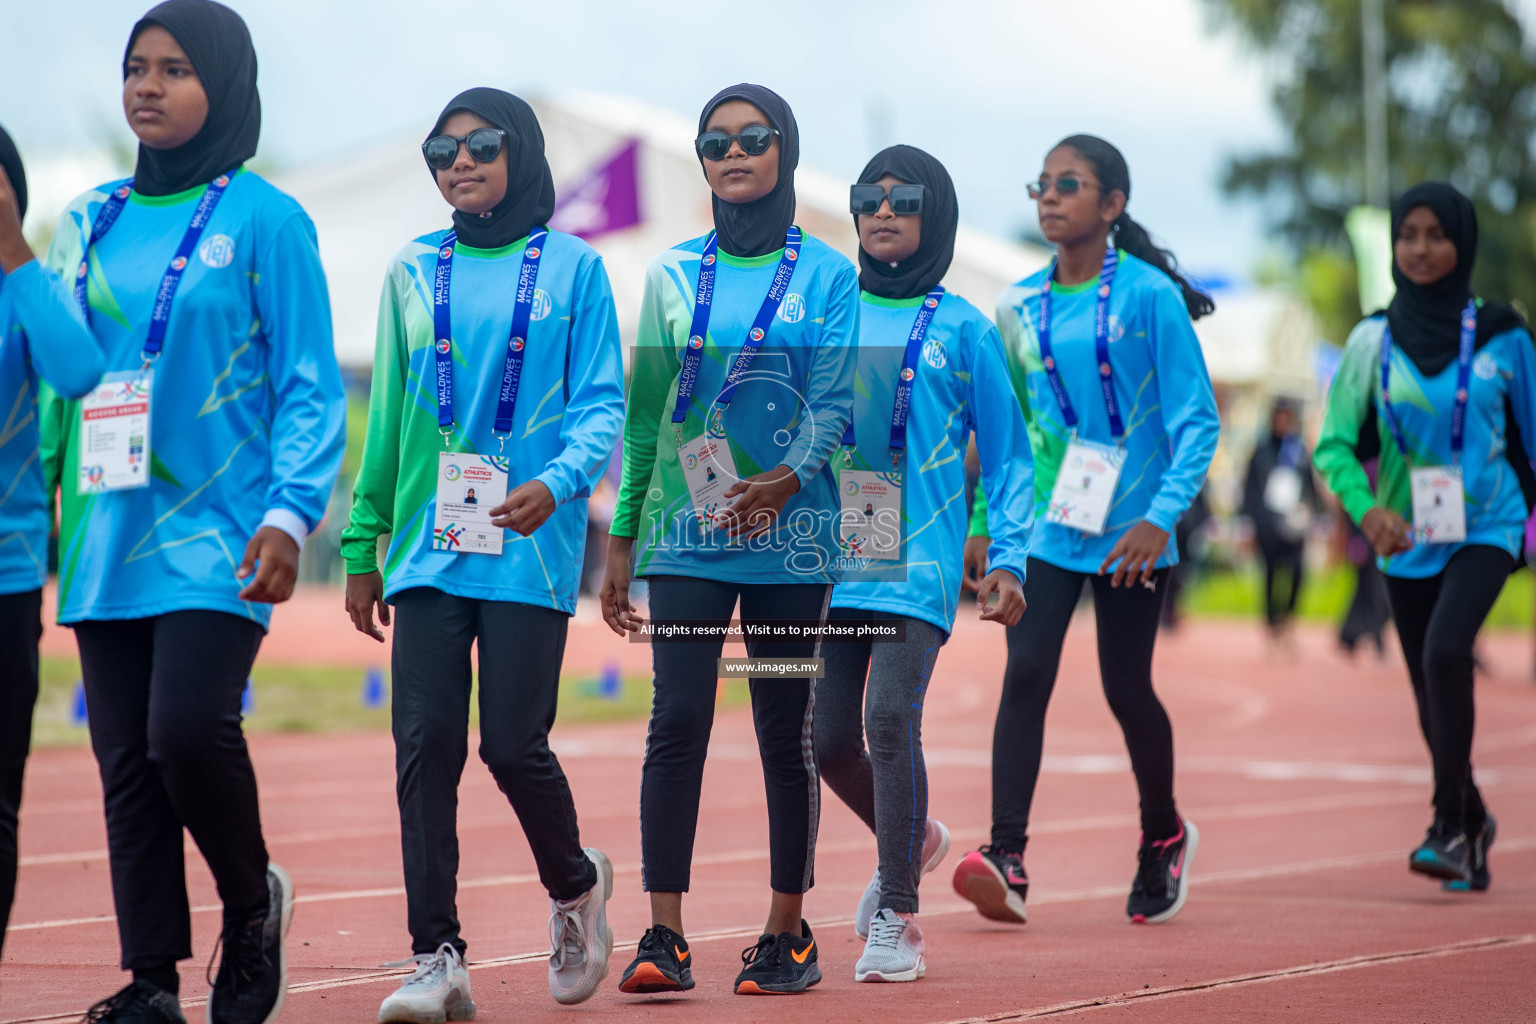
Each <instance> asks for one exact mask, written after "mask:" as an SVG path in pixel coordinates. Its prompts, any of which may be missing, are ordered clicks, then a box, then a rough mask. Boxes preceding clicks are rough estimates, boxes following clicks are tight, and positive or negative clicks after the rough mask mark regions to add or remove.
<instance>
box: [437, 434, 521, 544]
mask: <svg viewBox="0 0 1536 1024" xmlns="http://www.w3.org/2000/svg"><path fill="white" fill-rule="evenodd" d="M509 468H510V464H509V463H508V461H507V460H506V459H503V458H497V457H494V456H490V455H472V454H470V453H468V452H438V454H437V515H436V518H435V519H434V521H433V523H432V550H433V551H449V552H452V553H454V554H459V555H499V554H501V542H502V539H503V537H504V535H505V532H506V531H504V530H503V529H502V528H501V527H499V526H492V525H491V509H493V508H495V507H496V506H497V505H500V504H501V503H502V502H504V501H506V500H507V471H508V469H509Z"/></svg>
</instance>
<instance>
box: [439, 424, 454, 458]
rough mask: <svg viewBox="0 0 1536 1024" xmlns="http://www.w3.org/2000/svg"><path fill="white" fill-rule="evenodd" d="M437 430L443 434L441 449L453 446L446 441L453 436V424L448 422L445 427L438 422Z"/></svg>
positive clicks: (444, 449)
mask: <svg viewBox="0 0 1536 1024" xmlns="http://www.w3.org/2000/svg"><path fill="white" fill-rule="evenodd" d="M437 432H438V433H439V434H442V435H443V451H445V452H446V451H450V450H451V449H452V448H453V446H452V445H451V444H449V443H448V439H449V438H450V437H452V436H453V424H451V423H450V424H449V425H448V426H446V427H445V426H442V425H441V424H439V425H438V428H437Z"/></svg>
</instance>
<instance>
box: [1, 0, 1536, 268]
mask: <svg viewBox="0 0 1536 1024" xmlns="http://www.w3.org/2000/svg"><path fill="white" fill-rule="evenodd" d="M1520 2H1521V4H1522V6H1525V7H1533V6H1536V0H1520ZM3 4H4V8H5V10H4V12H3V13H0V123H3V124H5V125H6V127H7V128H8V129H9V130H10V131H11V133H12V134H13V135H14V136H15V137H16V140H17V143H18V145H19V146H20V148H21V149H22V152H23V154H24V155H26V156H27V157H28V158H29V159H31V160H34V161H37V160H40V159H42V158H44V157H46V156H48V155H50V154H55V153H57V152H59V151H60V150H69V149H71V148H79V147H89V146H93V145H99V144H100V143H101V142H102V141H103V140H104V139H105V138H106V137H107V135H106V133H110V135H111V136H112V137H115V138H116V139H117V140H119V141H122V142H126V141H127V140H128V139H129V138H130V136H129V134H128V129H127V127H126V125H125V124H124V123H123V120H122V114H121V107H120V89H121V72H120V69H119V61H120V59H121V56H122V50H123V45H124V43H125V42H126V40H127V33H128V30H129V28H130V27H131V26H132V24H133V22H134V21H135V20H136V18H137V17H138V16H139V15H140V14H142V13H143V11H144V10H145V9H146V6H145V4H143V3H142V2H131V0H54V2H41V3H39V2H32V0H3ZM232 6H234V7H235V8H236V9H237V10H238V11H240V13H241V14H242V15H244V16H245V18H246V20H247V22H248V23H249V24H250V26H251V32H252V35H253V36H254V38H255V41H256V48H257V53H258V55H259V58H260V62H261V78H260V83H261V91H262V104H263V134H262V146H261V152H260V158H261V159H262V160H264V161H266V162H268V163H269V164H274V163H275V164H279V165H283V166H295V165H298V164H301V163H305V162H309V161H312V160H325V161H340V162H344V161H346V160H347V158H348V157H347V154H348V152H349V151H350V150H352V149H354V148H355V147H357V146H358V145H359V144H361V143H365V142H367V141H368V140H371V139H373V138H375V137H377V136H380V135H385V134H388V133H390V132H396V131H399V130H401V129H410V130H413V131H414V130H419V131H425V130H426V129H427V128H429V127H430V126H431V123H432V120H433V119H434V117H435V115H436V113H437V111H438V110H439V109H440V108H441V106H442V105H443V103H444V102H446V101H447V99H449V98H450V97H451V96H452V95H453V94H454V93H455V92H457V91H459V90H460V89H462V88H466V87H468V86H472V85H495V86H499V87H502V88H507V89H510V90H512V91H514V92H518V93H522V94H525V95H531V94H536V93H545V94H557V93H559V92H560V91H562V90H568V89H588V90H598V91H607V92H620V93H627V94H630V95H633V96H637V97H639V98H641V99H644V100H647V101H649V102H652V103H656V104H659V105H661V106H664V107H667V108H670V109H672V110H675V111H677V112H679V113H682V114H685V115H688V116H689V117H692V116H694V115H696V114H697V112H698V108H699V107H700V106H701V105H702V103H703V101H704V100H706V99H707V98H708V97H709V96H710V95H711V94H712V93H714V92H715V91H716V90H717V89H719V88H720V87H722V86H724V85H728V84H730V83H732V82H735V81H743V80H745V81H754V82H761V83H762V84H765V85H768V86H770V87H772V88H774V89H775V90H777V91H778V92H780V93H781V94H782V95H784V97H785V98H786V99H787V100H788V101H789V102H790V104H791V106H792V107H793V108H794V110H795V113H796V116H797V118H798V120H799V123H800V134H801V149H802V157H801V159H802V162H803V163H805V164H807V165H811V166H815V167H818V168H820V169H822V170H825V171H828V172H830V173H833V174H840V175H843V176H846V177H848V178H849V179H850V180H851V179H852V178H853V176H855V175H856V174H857V173H858V171H859V169H860V168H861V167H862V166H863V164H864V162H865V160H866V159H867V158H868V156H869V155H870V154H871V153H872V152H873V150H874V149H875V148H878V147H879V146H881V145H885V144H888V143H891V142H898V141H899V142H907V143H911V144H913V145H917V146H921V147H923V148H924V149H928V150H929V151H931V152H932V153H933V154H934V155H936V156H938V157H939V158H940V159H941V160H943V161H944V163H945V164H946V165H947V166H948V167H949V169H950V172H951V173H952V174H953V175H954V177H955V179H956V183H957V185H958V188H959V193H960V204H961V216H962V218H963V219H964V220H966V221H967V222H968V223H970V224H973V225H975V226H977V227H981V228H984V229H987V230H992V231H996V232H999V233H1004V234H1013V233H1015V232H1016V231H1017V229H1018V228H1020V227H1021V226H1024V225H1030V224H1033V222H1034V211H1033V204H1032V203H1030V202H1029V200H1028V198H1027V197H1026V196H1025V194H1024V182H1025V181H1026V180H1028V179H1029V178H1030V177H1032V176H1033V175H1034V174H1036V173H1037V172H1038V171H1039V168H1040V162H1041V160H1042V158H1043V156H1044V153H1045V151H1046V150H1047V149H1048V148H1049V146H1050V145H1051V144H1052V143H1053V142H1054V141H1056V140H1057V139H1059V138H1060V137H1062V136H1063V135H1067V134H1070V133H1072V132H1077V131H1087V132H1092V133H1094V134H1098V135H1103V136H1104V137H1106V138H1108V139H1109V140H1110V141H1112V142H1114V143H1115V144H1116V145H1118V146H1119V147H1120V148H1121V149H1122V151H1123V152H1124V153H1125V155H1126V158H1127V160H1128V162H1129V164H1130V167H1131V177H1132V181H1133V193H1132V198H1131V204H1130V209H1131V211H1132V213H1133V214H1134V215H1135V216H1136V217H1137V218H1138V219H1140V220H1142V221H1143V223H1145V224H1147V225H1148V227H1149V228H1150V229H1151V230H1152V231H1153V233H1154V234H1155V235H1157V236H1159V237H1160V238H1161V239H1162V240H1163V241H1164V242H1165V243H1166V244H1169V245H1171V246H1172V247H1173V248H1174V249H1175V251H1176V252H1177V253H1178V255H1179V256H1180V258H1181V259H1182V260H1183V261H1184V262H1185V263H1187V264H1189V265H1191V266H1192V267H1193V268H1194V269H1196V270H1197V271H1201V272H1204V273H1207V274H1213V273H1220V274H1238V275H1241V274H1243V273H1245V272H1247V271H1248V270H1250V269H1251V267H1252V265H1253V263H1254V261H1255V260H1256V259H1257V257H1258V255H1259V254H1260V253H1261V252H1262V251H1263V248H1264V245H1265V241H1264V235H1263V229H1262V226H1263V218H1262V215H1261V211H1260V210H1259V209H1258V208H1257V207H1256V206H1255V205H1254V204H1251V203H1245V204H1241V205H1234V204H1232V203H1230V202H1228V201H1227V200H1226V199H1224V198H1223V197H1222V196H1221V194H1220V191H1219V188H1218V181H1219V176H1220V171H1221V167H1222V165H1223V162H1224V159H1225V157H1226V155H1227V154H1228V153H1230V152H1233V151H1235V150H1236V151H1241V150H1247V149H1252V148H1256V147H1262V146H1265V145H1270V144H1273V143H1274V142H1275V141H1276V140H1277V139H1278V137H1279V135H1278V128H1277V126H1276V123H1275V120H1274V118H1273V116H1272V115H1271V113H1270V111H1269V103H1268V94H1269V89H1270V84H1271V81H1272V79H1271V75H1270V69H1269V68H1267V67H1266V65H1265V64H1264V62H1263V61H1261V60H1260V59H1259V58H1258V57H1256V56H1255V55H1253V54H1252V53H1250V52H1247V51H1245V50H1244V49H1243V48H1242V47H1240V46H1239V45H1238V44H1237V43H1235V42H1234V41H1233V40H1232V39H1231V38H1230V37H1229V36H1227V35H1225V34H1222V33H1218V32H1217V31H1216V30H1215V29H1214V27H1213V26H1211V25H1210V24H1209V23H1208V21H1207V19H1206V17H1205V13H1204V8H1203V6H1202V5H1201V4H1200V3H1199V0H1155V2H1149V0H1053V2H1044V0H948V2H926V0H879V2H876V0H809V2H808V0H773V2H771V3H739V4H720V3H706V2H698V0H694V2H679V0H643V2H635V0H623V2H619V0H600V2H580V0H547V2H543V3H528V2H518V0H512V2H507V0H482V2H480V3H477V4H476V3H470V4H457V5H451V4H440V3H431V2H423V0H234V2H233V3H232Z"/></svg>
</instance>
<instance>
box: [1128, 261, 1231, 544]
mask: <svg viewBox="0 0 1536 1024" xmlns="http://www.w3.org/2000/svg"><path fill="white" fill-rule="evenodd" d="M1143 301H1144V302H1146V303H1147V304H1148V305H1149V306H1150V308H1149V309H1147V310H1145V312H1144V314H1143V315H1145V316H1146V317H1147V322H1148V323H1149V324H1150V326H1151V339H1150V340H1151V344H1152V363H1153V367H1154V372H1155V373H1156V375H1157V394H1158V402H1159V403H1160V404H1161V406H1162V414H1163V429H1164V431H1165V432H1166V433H1167V435H1168V443H1169V446H1170V447H1171V449H1172V459H1171V461H1170V462H1169V464H1168V469H1167V470H1166V471H1165V472H1164V473H1163V479H1162V481H1161V483H1160V484H1159V485H1158V488H1157V493H1156V494H1154V495H1153V496H1152V503H1151V505H1149V506H1148V507H1147V514H1146V515H1145V516H1143V517H1142V518H1143V519H1144V520H1145V521H1146V522H1149V523H1151V524H1152V525H1153V526H1155V527H1157V528H1158V529H1159V530H1162V531H1163V532H1164V533H1167V534H1170V535H1171V534H1172V533H1173V527H1174V524H1175V523H1177V522H1178V521H1179V517H1180V516H1182V515H1183V514H1184V513H1185V512H1187V511H1188V510H1189V506H1190V505H1192V504H1193V503H1194V500H1195V497H1196V496H1197V495H1199V493H1200V488H1202V487H1203V486H1205V475H1206V473H1207V472H1208V471H1209V470H1210V468H1211V459H1212V458H1213V457H1214V456H1215V455H1216V443H1217V441H1219V440H1220V438H1221V417H1220V415H1219V414H1218V413H1217V411H1216V392H1215V391H1214V390H1213V389H1212V387H1211V375H1210V373H1209V371H1207V370H1206V368H1205V356H1204V355H1203V354H1202V353H1201V351H1200V339H1199V338H1198V337H1196V336H1195V325H1194V324H1193V323H1192V322H1191V321H1190V319H1189V309H1188V307H1186V306H1185V304H1184V298H1183V296H1182V295H1181V294H1180V292H1179V289H1178V288H1176V287H1173V286H1172V282H1169V286H1168V287H1158V288H1149V289H1148V290H1147V294H1146V298H1145V299H1144V300H1143Z"/></svg>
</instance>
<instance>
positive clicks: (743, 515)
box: [715, 464, 800, 540]
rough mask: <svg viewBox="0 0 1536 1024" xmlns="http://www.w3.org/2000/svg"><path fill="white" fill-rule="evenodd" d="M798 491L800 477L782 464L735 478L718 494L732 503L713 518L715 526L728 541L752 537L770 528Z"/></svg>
mask: <svg viewBox="0 0 1536 1024" xmlns="http://www.w3.org/2000/svg"><path fill="white" fill-rule="evenodd" d="M799 490H800V478H799V477H797V476H795V471H794V470H792V469H790V468H789V467H788V466H785V465H782V464H781V465H778V466H775V467H773V468H772V469H770V470H768V471H767V472H766V473H759V474H757V475H756V476H749V477H747V478H746V479H744V480H738V481H736V483H735V484H733V485H732V486H731V489H730V490H728V491H726V492H725V493H724V494H723V495H721V497H723V498H735V499H736V503H735V504H734V505H732V506H731V507H730V508H728V509H726V510H725V511H724V512H722V513H720V514H719V515H718V516H716V517H715V525H716V526H717V527H718V528H720V529H722V530H724V531H725V532H726V535H727V536H728V537H730V538H731V539H732V540H746V539H749V538H751V537H756V536H757V535H758V534H760V533H764V532H766V531H767V530H769V529H771V528H772V527H773V524H774V521H775V520H777V519H778V518H779V513H780V512H782V511H784V504H785V502H787V501H789V499H790V498H793V497H794V496H795V494H796V493H797V492H798V491H799Z"/></svg>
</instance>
